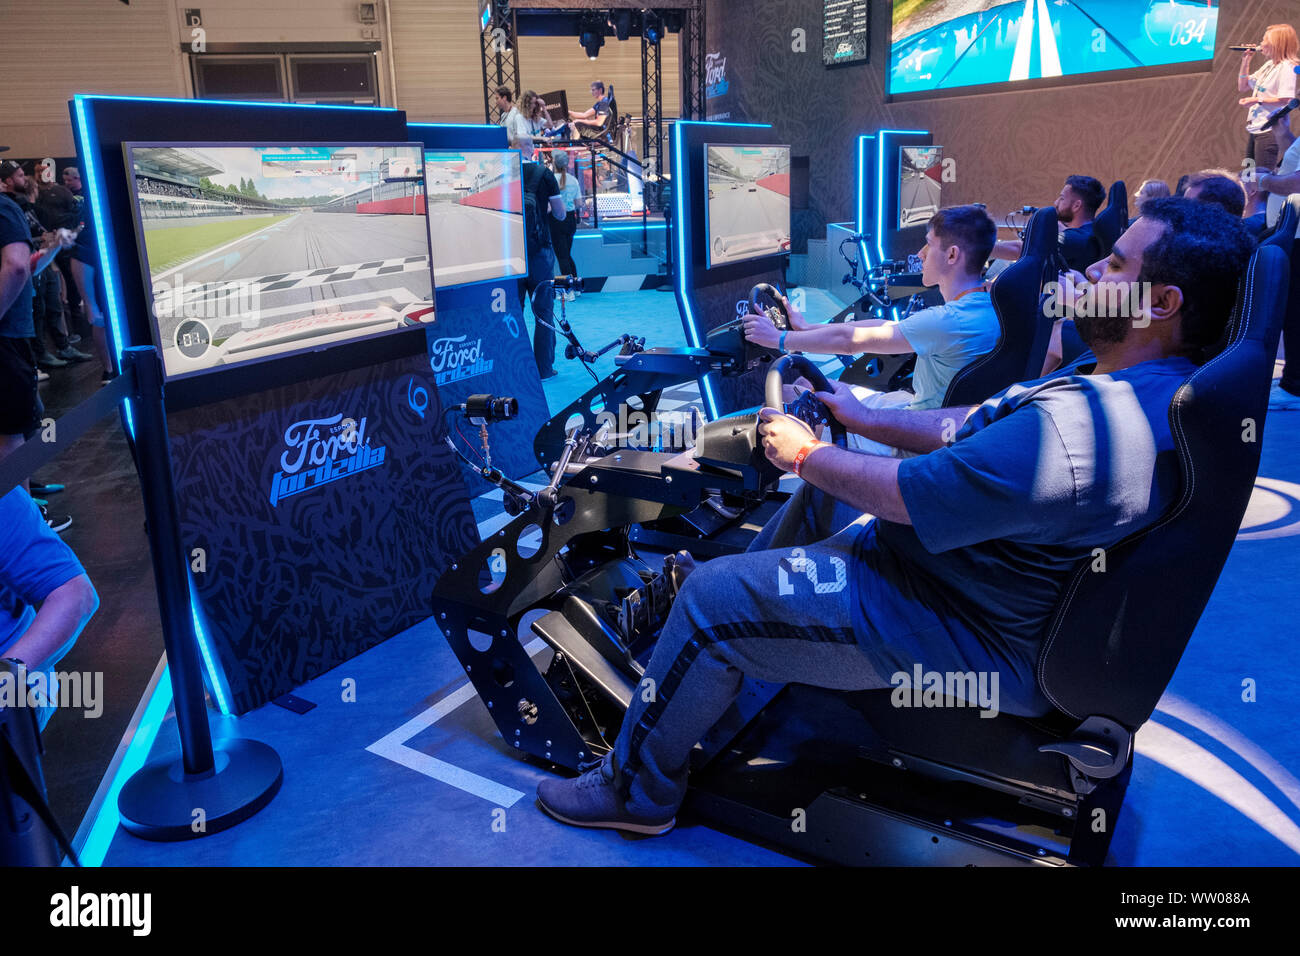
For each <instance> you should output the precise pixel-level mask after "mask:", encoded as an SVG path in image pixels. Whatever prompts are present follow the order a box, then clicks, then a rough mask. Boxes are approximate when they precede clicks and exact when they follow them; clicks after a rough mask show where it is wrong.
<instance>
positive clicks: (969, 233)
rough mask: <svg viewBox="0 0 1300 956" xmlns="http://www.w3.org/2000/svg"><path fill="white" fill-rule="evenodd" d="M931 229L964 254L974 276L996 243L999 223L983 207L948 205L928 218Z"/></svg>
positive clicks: (978, 273)
mask: <svg viewBox="0 0 1300 956" xmlns="http://www.w3.org/2000/svg"><path fill="white" fill-rule="evenodd" d="M930 228H931V229H933V230H934V234H935V235H936V236H938V237H939V241H940V242H942V243H943V244H944V246H957V247H958V248H960V249H961V251H962V252H964V253H965V254H966V268H967V271H968V272H969V273H970V274H971V275H974V276H977V275H980V274H982V273H983V271H984V263H985V262H987V261H988V258H989V256H990V255H992V254H993V247H994V246H995V245H997V242H998V225H997V223H995V222H994V221H993V217H992V216H990V215H989V214H988V212H987V210H985V208H984V207H983V206H974V205H972V206H949V207H948V208H947V209H940V210H939V211H938V212H937V213H935V214H934V215H933V216H931V217H930Z"/></svg>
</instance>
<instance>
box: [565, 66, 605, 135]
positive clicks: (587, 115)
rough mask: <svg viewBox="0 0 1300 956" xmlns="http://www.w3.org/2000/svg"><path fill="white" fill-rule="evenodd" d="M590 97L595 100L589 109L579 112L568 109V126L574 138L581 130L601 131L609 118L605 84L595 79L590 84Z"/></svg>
mask: <svg viewBox="0 0 1300 956" xmlns="http://www.w3.org/2000/svg"><path fill="white" fill-rule="evenodd" d="M591 98H592V99H593V100H594V101H595V102H593V103H592V104H591V107H590V108H589V109H586V110H583V111H582V112H581V113H579V112H578V111H577V110H569V120H570V122H569V128H570V129H571V130H572V131H573V136H574V138H577V136H578V134H579V133H580V132H582V131H592V132H596V131H602V130H604V129H605V123H606V121H607V120H608V119H609V97H607V96H606V95H605V84H604V83H602V82H601V81H600V80H596V81H595V82H594V83H592V84H591Z"/></svg>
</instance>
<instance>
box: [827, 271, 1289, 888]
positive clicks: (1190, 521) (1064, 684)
mask: <svg viewBox="0 0 1300 956" xmlns="http://www.w3.org/2000/svg"><path fill="white" fill-rule="evenodd" d="M1289 272H1290V268H1289V263H1288V262H1287V259H1286V256H1285V255H1284V253H1283V252H1282V250H1281V249H1280V248H1276V247H1270V246H1265V247H1263V248H1261V249H1259V250H1258V251H1257V252H1256V253H1255V255H1254V257H1253V258H1252V259H1251V261H1250V264H1249V266H1248V268H1247V271H1246V274H1245V276H1244V277H1243V280H1242V282H1241V286H1240V290H1239V294H1238V301H1237V305H1236V308H1235V309H1234V312H1233V315H1232V318H1231V320H1230V323H1229V326H1228V328H1229V335H1228V337H1227V338H1228V343H1229V344H1228V345H1227V347H1226V348H1225V349H1224V350H1223V351H1222V352H1220V353H1219V354H1218V355H1217V356H1216V357H1215V358H1213V359H1212V360H1210V361H1209V362H1207V363H1206V364H1204V365H1203V366H1201V367H1200V368H1198V369H1197V370H1196V371H1195V372H1194V373H1193V374H1192V375H1190V376H1189V377H1188V379H1187V381H1186V382H1185V383H1184V384H1183V386H1182V387H1181V388H1180V389H1179V391H1178V392H1177V394H1176V395H1175V397H1174V400H1173V402H1172V403H1171V405H1170V408H1169V417H1170V422H1171V425H1172V426H1173V434H1174V438H1175V443H1176V454H1177V455H1178V460H1179V463H1180V467H1181V471H1182V476H1183V482H1182V493H1181V496H1180V497H1179V499H1178V501H1177V502H1176V503H1175V504H1174V505H1172V506H1171V507H1170V510H1169V511H1168V512H1167V513H1166V514H1165V515H1164V516H1163V517H1162V518H1161V519H1160V520H1159V521H1158V522H1157V523H1156V524H1155V525H1153V526H1152V527H1150V528H1148V529H1146V530H1144V531H1141V532H1138V533H1136V534H1134V535H1131V536H1130V537H1129V538H1127V539H1125V540H1124V541H1122V542H1120V543H1119V544H1118V545H1116V546H1115V547H1113V548H1112V549H1110V550H1109V552H1108V553H1107V555H1106V572H1105V573H1104V574H1099V573H1094V572H1093V571H1092V569H1091V564H1092V562H1091V559H1089V560H1085V561H1081V562H1080V563H1079V565H1078V566H1077V567H1076V568H1075V571H1074V573H1073V574H1072V576H1071V577H1070V579H1069V583H1068V585H1067V587H1066V588H1065V591H1064V594H1065V597H1064V598H1063V599H1062V600H1061V602H1060V604H1059V605H1058V607H1057V609H1056V612H1055V614H1054V616H1053V618H1052V620H1051V623H1050V625H1049V627H1048V629H1047V632H1046V636H1045V638H1044V640H1043V646H1042V650H1041V652H1040V654H1039V659H1038V668H1037V674H1038V684H1039V687H1040V689H1041V690H1042V692H1043V694H1044V695H1045V696H1046V697H1047V699H1048V700H1049V701H1050V702H1051V703H1052V705H1053V706H1054V707H1055V710H1054V711H1053V712H1052V713H1051V714H1049V715H1047V716H1045V717H1039V718H1024V717H1015V716H1009V715H1006V714H1000V715H999V716H997V717H993V718H988V717H981V716H979V713H980V712H979V711H978V710H976V709H973V708H963V707H932V708H919V709H911V708H909V709H903V708H898V707H895V706H893V704H892V702H891V694H892V693H893V692H892V691H866V692H860V693H856V694H851V695H848V696H849V697H851V698H852V699H853V704H854V707H855V709H856V710H857V711H858V712H859V713H861V714H862V715H863V716H864V717H865V718H866V719H867V722H868V723H869V724H870V727H871V730H872V731H873V732H874V733H875V734H877V735H878V736H879V738H880V740H881V741H883V744H879V743H877V744H876V745H874V746H872V747H868V748H866V749H867V754H866V755H867V756H869V757H871V758H872V759H873V760H875V761H877V762H881V763H886V764H889V765H891V766H894V767H898V768H902V769H905V770H912V771H916V772H918V773H920V774H923V775H924V776H926V777H927V778H931V779H939V780H945V781H961V782H963V783H966V784H970V783H975V784H976V785H977V786H980V787H985V788H990V789H992V790H999V791H1003V792H1005V793H1012V794H1015V795H1016V796H1017V797H1018V798H1019V800H1020V802H1021V803H1022V804H1027V805H1032V806H1038V807H1040V808H1048V809H1049V810H1051V812H1054V813H1055V814H1056V815H1057V817H1058V818H1059V819H1063V820H1079V821H1081V825H1079V826H1077V827H1075V829H1074V834H1073V839H1072V841H1071V846H1070V853H1069V860H1070V861H1071V862H1074V863H1085V864H1100V863H1102V862H1104V860H1105V855H1106V850H1107V848H1108V846H1109V844H1110V837H1111V835H1112V834H1113V832H1114V820H1115V816H1116V815H1117V814H1118V811H1119V807H1120V805H1121V804H1122V802H1123V797H1124V791H1125V789H1126V788H1127V783H1128V776H1129V773H1130V772H1131V767H1132V749H1133V744H1132V739H1133V734H1134V733H1135V732H1136V731H1137V729H1138V728H1139V727H1140V726H1141V725H1142V724H1143V723H1145V722H1146V720H1147V719H1148V718H1149V717H1150V716H1151V714H1152V712H1153V711H1154V710H1155V707H1156V704H1157V702H1158V701H1159V699H1160V696H1161V694H1162V693H1163V692H1164V690H1165V687H1166V686H1167V685H1168V683H1169V681H1170V679H1171V678H1172V676H1173V673H1174V669H1175V667H1176V666H1177V664H1178V661H1179V659H1180V658H1181V657H1182V654H1183V650H1184V648H1185V647H1186V645H1187V642H1188V640H1189V639H1190V638H1191V635H1192V631H1193V630H1194V628H1195V627H1196V623H1197V621H1198V620H1199V619H1200V616H1201V613H1202V611H1203V610H1204V609H1205V606H1206V604H1207V603H1208V602H1209V599H1210V595H1211V593H1212V592H1213V590H1214V587H1215V583H1216V582H1217V580H1218V577H1219V573H1220V571H1221V570H1222V568H1223V565H1224V562H1225V561H1226V560H1227V557H1228V552H1229V550H1230V549H1231V547H1232V544H1233V541H1234V540H1235V538H1236V535H1237V531H1238V529H1239V527H1240V526H1241V520H1242V517H1243V515H1244V514H1245V510H1246V505H1247V503H1248V501H1249V500H1250V496H1251V492H1252V490H1253V488H1254V483H1255V477H1256V474H1257V472H1258V468H1259V455H1260V448H1261V443H1262V431H1263V423H1264V418H1265V414H1266V412H1267V408H1268V392H1269V383H1270V380H1271V376H1272V369H1273V356H1274V354H1275V353H1276V351H1277V342H1278V335H1279V332H1280V328H1281V322H1282V315H1283V312H1284V303H1285V302H1286V299H1287V292H1288V285H1289ZM1246 419H1251V420H1253V421H1255V422H1256V423H1258V425H1257V434H1256V440H1255V441H1254V442H1243V441H1242V440H1241V429H1242V421H1243V420H1246ZM1225 449H1230V450H1231V453H1225ZM1171 581H1177V582H1178V584H1179V586H1177V587H1170V586H1168V582H1171ZM1097 808H1102V809H1105V810H1106V812H1107V815H1108V821H1109V823H1108V825H1107V827H1106V828H1105V830H1104V832H1102V833H1096V832H1094V831H1093V829H1092V827H1090V826H1088V825H1087V823H1088V822H1089V821H1090V819H1091V818H1092V814H1093V812H1094V811H1095V810H1096V809H1097Z"/></svg>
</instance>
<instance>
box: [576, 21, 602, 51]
mask: <svg viewBox="0 0 1300 956" xmlns="http://www.w3.org/2000/svg"><path fill="white" fill-rule="evenodd" d="M578 30H579V34H578V42H579V43H581V44H582V48H583V49H584V50H586V51H587V57H588V59H592V60H594V59H596V57H598V56H600V48H601V47H603V46H604V45H605V20H604V19H603V18H602V17H599V16H586V17H583V18H582V20H581V21H580V22H579V24H578Z"/></svg>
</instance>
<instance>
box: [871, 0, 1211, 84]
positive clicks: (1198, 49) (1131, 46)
mask: <svg viewBox="0 0 1300 956" xmlns="http://www.w3.org/2000/svg"><path fill="white" fill-rule="evenodd" d="M1218 25H1219V4H1218V0H1086V2H1085V0H1012V2H1010V3H1008V2H1006V0H894V8H893V36H892V40H891V47H890V58H889V92H890V93H891V94H901V93H927V92H936V91H943V90H952V89H959V88H962V87H971V86H985V85H988V84H993V83H1015V82H1024V81H1026V80H1045V79H1050V78H1056V77H1072V76H1080V77H1089V78H1095V77H1090V76H1089V75H1090V74H1097V73H1109V72H1113V71H1117V70H1133V69H1144V68H1150V67H1176V66H1177V65H1180V64H1196V63H1202V62H1205V61H1208V60H1212V59H1213V58H1214V43H1215V38H1216V36H1217V32H1218Z"/></svg>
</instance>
